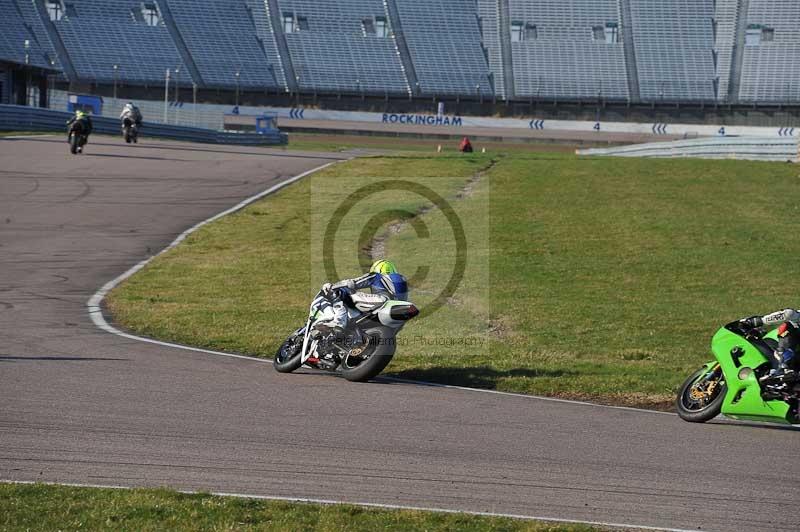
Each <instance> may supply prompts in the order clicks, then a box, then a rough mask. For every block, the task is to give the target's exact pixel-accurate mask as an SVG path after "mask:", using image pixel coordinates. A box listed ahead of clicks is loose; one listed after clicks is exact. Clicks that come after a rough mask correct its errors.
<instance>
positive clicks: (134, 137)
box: [122, 118, 139, 144]
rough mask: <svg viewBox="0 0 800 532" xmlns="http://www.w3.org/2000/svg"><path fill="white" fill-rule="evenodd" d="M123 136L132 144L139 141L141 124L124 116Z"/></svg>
mask: <svg viewBox="0 0 800 532" xmlns="http://www.w3.org/2000/svg"><path fill="white" fill-rule="evenodd" d="M122 136H123V137H124V138H125V142H127V143H128V144H130V143H131V142H133V143H134V144H136V143H138V142H139V125H138V124H137V123H136V122H135V121H133V120H131V119H130V118H124V119H123V120H122Z"/></svg>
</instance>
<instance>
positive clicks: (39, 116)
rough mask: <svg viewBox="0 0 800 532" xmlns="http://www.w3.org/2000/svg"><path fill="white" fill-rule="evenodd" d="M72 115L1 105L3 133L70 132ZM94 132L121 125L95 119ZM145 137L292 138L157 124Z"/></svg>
mask: <svg viewBox="0 0 800 532" xmlns="http://www.w3.org/2000/svg"><path fill="white" fill-rule="evenodd" d="M71 116H72V115H71V114H70V113H66V112H63V111H53V110H52V109H41V108H38V107H25V106H20V105H0V130H4V131H59V130H62V131H64V132H66V122H67V121H68V120H69V119H70V117H71ZM92 122H93V124H94V132H95V133H102V134H108V135H119V134H120V122H119V120H118V119H116V118H110V117H104V116H93V117H92ZM142 135H143V136H144V137H158V138H164V139H171V140H182V141H186V142H203V143H208V144H237V145H245V146H274V145H281V144H286V143H287V142H288V137H287V136H286V134H284V133H281V132H280V131H272V132H267V133H265V134H255V133H230V132H223V131H214V130H212V129H201V128H194V127H185V126H173V125H166V124H153V123H149V122H145V123H144V124H143V126H142Z"/></svg>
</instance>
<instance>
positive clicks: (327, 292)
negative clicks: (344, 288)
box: [322, 283, 333, 298]
mask: <svg viewBox="0 0 800 532" xmlns="http://www.w3.org/2000/svg"><path fill="white" fill-rule="evenodd" d="M322 296H323V297H326V298H330V297H331V296H333V286H332V285H331V283H325V284H324V285H322Z"/></svg>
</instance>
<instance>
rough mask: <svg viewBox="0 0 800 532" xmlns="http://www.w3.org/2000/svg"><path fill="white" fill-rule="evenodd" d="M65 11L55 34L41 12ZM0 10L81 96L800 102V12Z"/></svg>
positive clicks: (732, 1) (33, 58) (326, 6)
mask: <svg viewBox="0 0 800 532" xmlns="http://www.w3.org/2000/svg"><path fill="white" fill-rule="evenodd" d="M56 4H57V5H58V6H59V8H60V9H61V11H60V16H59V17H58V20H55V21H52V23H51V21H49V20H48V19H47V16H48V15H47V11H45V7H46V6H53V5H56ZM742 6H747V10H746V12H740V9H742ZM0 8H3V16H2V17H0V60H5V61H11V62H18V63H22V62H24V61H25V49H24V42H25V41H26V40H28V41H29V42H30V48H29V59H30V62H31V64H33V65H35V66H41V67H49V66H54V67H55V68H57V69H58V68H61V69H62V70H63V71H64V73H63V74H62V75H64V76H66V77H68V78H69V79H70V81H77V82H81V83H86V82H89V83H98V84H111V83H112V82H114V80H118V81H119V82H120V83H123V84H131V85H153V84H159V85H160V84H162V83H163V82H164V73H165V70H166V69H169V70H171V72H172V73H171V75H172V77H173V79H175V77H176V76H177V78H178V80H179V82H180V83H182V84H184V85H187V84H189V83H190V82H194V83H197V85H198V86H199V87H201V88H221V89H225V90H230V89H233V88H235V87H239V88H241V89H243V90H249V91H273V90H274V91H292V90H294V89H295V88H299V89H300V90H301V91H303V92H319V93H325V92H338V93H350V94H354V93H365V94H373V95H374V94H387V95H404V96H405V95H412V96H418V95H421V96H434V95H435V96H457V97H465V98H476V97H481V98H483V97H486V96H499V97H500V98H505V97H507V96H513V97H515V98H520V99H528V98H530V99H535V98H541V99H555V100H570V99H574V100H595V99H603V100H611V101H631V100H638V101H643V102H659V101H665V102H667V101H668V102H675V101H677V102H707V101H717V102H736V101H745V102H759V103H760V102H764V103H766V102H772V103H794V104H797V103H800V78H798V76H797V74H796V73H797V72H798V71H800V32H798V28H800V1H799V0H748V2H742V1H741V0H204V1H203V2H197V1H194V0H66V1H58V0H0ZM145 13H149V14H150V15H154V16H152V17H150V16H148V17H146V16H145ZM61 15H63V16H61ZM146 18H147V20H146ZM114 65H118V68H117V69H116V70H115V69H114ZM176 70H179V71H180V74H176ZM237 72H238V75H237Z"/></svg>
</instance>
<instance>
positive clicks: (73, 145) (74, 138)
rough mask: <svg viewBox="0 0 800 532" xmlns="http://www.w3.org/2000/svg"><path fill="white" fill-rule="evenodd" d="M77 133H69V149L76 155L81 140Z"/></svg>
mask: <svg viewBox="0 0 800 532" xmlns="http://www.w3.org/2000/svg"><path fill="white" fill-rule="evenodd" d="M78 137H79V136H78V134H77V133H70V134H69V151H70V153H72V155H76V154H77V153H78V143H79V142H80V140H79V139H78Z"/></svg>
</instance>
